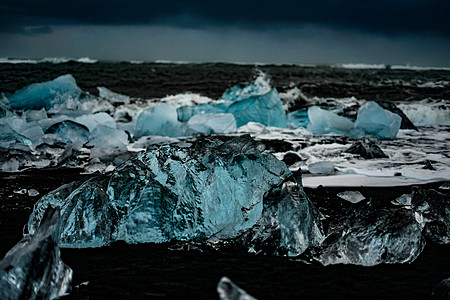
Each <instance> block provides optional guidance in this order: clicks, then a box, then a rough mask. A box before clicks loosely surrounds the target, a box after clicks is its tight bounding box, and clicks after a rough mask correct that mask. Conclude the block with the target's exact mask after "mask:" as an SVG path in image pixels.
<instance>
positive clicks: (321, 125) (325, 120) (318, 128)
mask: <svg viewBox="0 0 450 300" xmlns="http://www.w3.org/2000/svg"><path fill="white" fill-rule="evenodd" d="M308 117H309V123H308V126H307V128H308V130H309V131H311V133H313V134H328V133H334V134H347V133H348V132H349V131H350V130H351V129H353V122H352V121H350V120H349V119H347V118H344V117H341V116H338V115H337V114H335V113H333V112H331V111H328V110H324V109H322V108H320V107H318V106H311V107H310V108H308Z"/></svg>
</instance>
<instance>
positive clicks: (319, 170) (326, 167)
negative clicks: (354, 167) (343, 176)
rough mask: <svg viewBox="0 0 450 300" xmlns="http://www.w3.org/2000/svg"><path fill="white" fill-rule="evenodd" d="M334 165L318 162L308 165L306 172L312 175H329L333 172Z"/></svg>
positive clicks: (332, 163) (327, 162)
mask: <svg viewBox="0 0 450 300" xmlns="http://www.w3.org/2000/svg"><path fill="white" fill-rule="evenodd" d="M334 165H335V163H334V162H332V161H318V162H315V163H310V164H308V170H309V171H310V172H311V173H312V174H331V173H333V172H334Z"/></svg>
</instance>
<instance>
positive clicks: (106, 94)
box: [97, 86, 130, 103]
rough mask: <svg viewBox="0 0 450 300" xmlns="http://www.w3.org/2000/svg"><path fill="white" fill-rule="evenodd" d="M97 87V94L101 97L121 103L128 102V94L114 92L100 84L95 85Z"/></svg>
mask: <svg viewBox="0 0 450 300" xmlns="http://www.w3.org/2000/svg"><path fill="white" fill-rule="evenodd" d="M97 89H98V94H99V96H100V97H101V98H105V99H108V100H109V101H111V102H122V103H129V102H130V97H129V96H126V95H121V94H118V93H115V92H113V91H111V90H109V89H107V88H105V87H102V86H99V87H97Z"/></svg>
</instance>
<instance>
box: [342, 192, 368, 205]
mask: <svg viewBox="0 0 450 300" xmlns="http://www.w3.org/2000/svg"><path fill="white" fill-rule="evenodd" d="M337 196H338V197H339V198H341V199H344V200H346V201H348V202H351V203H358V202H361V201H363V200H364V199H366V197H364V196H363V195H362V194H361V193H360V192H358V191H345V192H341V193H338V194H337Z"/></svg>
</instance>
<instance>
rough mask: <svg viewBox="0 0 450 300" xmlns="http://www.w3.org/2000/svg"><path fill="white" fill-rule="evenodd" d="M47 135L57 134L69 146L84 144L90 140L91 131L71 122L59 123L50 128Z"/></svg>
mask: <svg viewBox="0 0 450 300" xmlns="http://www.w3.org/2000/svg"><path fill="white" fill-rule="evenodd" d="M45 133H46V134H48V133H51V134H56V135H58V136H59V137H60V138H61V140H62V141H63V142H64V143H67V144H70V143H76V142H79V143H82V144H84V143H86V142H87V141H88V140H89V129H88V128H87V127H86V126H84V125H82V124H79V123H77V122H74V121H71V120H65V121H61V122H57V123H55V124H53V125H52V126H50V127H49V128H48V129H47V130H46V131H45Z"/></svg>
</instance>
